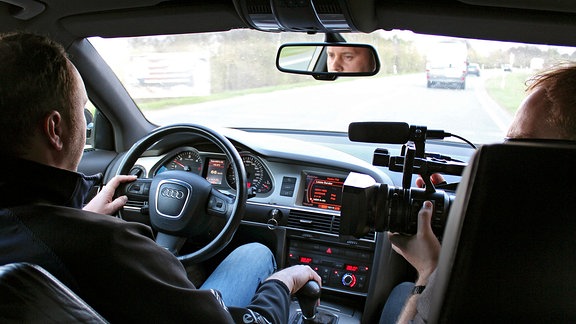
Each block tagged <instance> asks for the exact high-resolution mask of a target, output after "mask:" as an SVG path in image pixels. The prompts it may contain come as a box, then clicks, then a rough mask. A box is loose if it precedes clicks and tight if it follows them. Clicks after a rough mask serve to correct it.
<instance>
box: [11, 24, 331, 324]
mask: <svg viewBox="0 0 576 324" xmlns="http://www.w3.org/2000/svg"><path fill="white" fill-rule="evenodd" d="M0 61H1V62H2V64H1V65H0V111H1V114H2V119H1V120H0V132H1V133H0V146H1V147H2V149H3V153H2V155H3V156H2V159H1V160H0V165H1V168H0V251H2V252H1V253H0V264H7V263H12V262H30V263H34V264H38V265H40V266H42V267H43V268H45V269H46V270H48V271H49V272H51V273H52V274H53V275H54V276H56V277H57V278H58V279H60V280H61V281H62V282H64V283H65V284H66V285H68V286H69V287H70V288H71V289H72V290H73V291H74V292H76V293H77V294H78V295H79V296H80V297H82V298H83V299H84V300H85V301H86V302H87V303H88V304H90V305H91V306H92V307H94V309H96V310H97V311H98V312H99V313H100V314H101V315H102V316H103V317H104V318H106V319H107V320H109V321H111V322H192V323H207V322H212V323H229V322H233V321H234V317H233V314H234V316H241V317H244V320H247V319H249V317H252V318H253V322H261V323H268V322H272V323H285V322H287V321H288V310H289V302H290V294H292V293H294V292H296V291H297V290H298V289H300V288H301V287H302V286H303V285H304V284H305V283H306V282H307V281H309V280H315V281H317V282H318V283H319V284H320V283H321V280H320V277H319V276H318V275H317V274H316V272H314V271H313V270H312V269H311V268H310V267H308V266H295V267H290V268H287V269H284V270H281V271H278V272H276V273H273V274H271V275H270V276H269V277H267V278H266V276H268V275H269V274H270V272H268V273H267V274H266V275H265V276H262V277H261V278H256V279H263V280H262V283H261V284H260V285H259V286H258V287H257V291H256V292H255V294H254V297H253V298H252V300H251V302H250V303H249V305H248V306H247V307H245V308H232V307H227V306H226V305H225V304H224V303H223V302H222V299H221V295H220V294H219V293H218V292H217V291H215V290H211V289H207V290H204V289H196V288H195V287H194V285H193V284H192V282H191V281H190V280H189V279H188V277H187V274H186V270H185V269H184V267H183V266H182V264H181V263H180V262H179V260H178V259H177V258H176V257H175V256H173V255H172V254H171V253H170V252H168V251H166V250H165V249H163V248H161V247H159V246H158V245H156V243H155V242H154V237H153V233H152V230H151V229H150V228H149V227H148V226H145V225H143V224H139V223H130V222H125V221H123V220H121V219H118V218H115V217H110V216H106V215H103V214H112V213H115V212H116V211H117V210H118V209H119V208H121V207H122V206H123V205H124V204H125V203H126V197H119V198H117V199H113V194H114V191H115V190H116V188H117V187H118V185H119V184H120V183H122V182H128V181H133V180H134V177H131V176H118V177H115V178H113V179H112V180H111V181H110V182H109V183H108V184H107V185H106V186H105V187H104V188H103V190H102V191H101V192H100V193H99V194H98V195H97V196H96V197H95V198H94V199H92V201H90V203H88V204H87V205H86V206H85V208H84V210H82V209H81V207H82V206H83V204H84V199H85V197H86V194H87V193H88V191H89V190H90V189H91V188H92V187H93V185H94V184H95V183H96V182H99V181H100V176H90V177H89V176H85V175H83V174H80V173H77V172H76V170H77V167H78V164H79V162H80V158H81V156H82V153H83V148H84V143H85V134H86V123H85V119H84V105H85V104H86V102H87V95H86V90H85V89H84V84H83V82H82V79H81V77H80V74H79V73H78V71H77V70H76V68H75V67H74V65H73V64H72V63H71V62H70V61H69V60H68V58H67V57H66V54H65V51H64V49H63V48H62V47H61V46H60V45H58V44H56V43H54V42H53V41H51V40H49V39H47V38H46V37H42V36H37V35H32V34H27V33H12V34H5V35H0ZM252 248H255V249H254V251H257V253H256V252H255V253H254V255H253V257H254V258H258V257H259V256H264V257H265V258H268V259H270V260H264V261H265V262H269V263H270V264H271V269H273V266H274V260H273V259H274V258H273V256H272V254H271V252H270V251H269V250H268V249H267V248H265V247H264V246H263V245H259V244H257V245H256V247H254V246H252ZM233 253H234V252H233ZM245 263H247V264H245V265H238V268H237V269H238V270H237V271H239V272H243V273H242V275H246V273H248V271H243V269H250V266H251V264H249V261H248V262H245ZM258 275H261V273H260V274H257V273H254V276H258ZM233 284H234V283H230V285H231V286H232V285H233ZM231 310H234V311H231Z"/></svg>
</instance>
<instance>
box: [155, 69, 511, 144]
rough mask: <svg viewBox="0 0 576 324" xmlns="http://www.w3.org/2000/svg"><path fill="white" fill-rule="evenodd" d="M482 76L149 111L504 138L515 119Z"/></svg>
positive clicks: (342, 85)
mask: <svg viewBox="0 0 576 324" xmlns="http://www.w3.org/2000/svg"><path fill="white" fill-rule="evenodd" d="M481 81H482V79H481V78H479V77H476V76H469V77H468V78H467V83H466V89H464V90H459V89H450V88H431V89H429V88H427V87H426V79H425V75H424V74H413V75H402V76H392V77H382V78H359V79H348V80H338V81H336V82H318V85H317V86H309V87H304V88H295V89H290V90H282V91H275V92H271V93H263V94H251V95H245V96H241V97H235V98H230V99H224V100H218V101H212V102H206V103H202V104H196V105H190V106H178V107H174V108H169V109H167V110H162V111H152V112H150V113H147V117H148V118H149V119H150V120H151V121H152V122H155V123H158V124H161V125H164V124H168V123H182V122H191V123H200V124H205V125H208V126H234V127H256V128H260V127H265V128H296V129H312V130H333V131H346V130H347V129H348V124H349V123H350V122H352V121H402V122H406V123H408V124H411V125H423V126H427V127H428V128H429V129H442V130H445V131H446V132H450V133H453V134H457V135H460V136H463V137H465V138H467V139H469V140H471V141H473V142H476V143H489V142H500V141H501V140H502V138H503V136H504V134H505V131H506V129H507V128H508V124H509V123H510V121H511V116H510V114H508V113H506V112H504V111H503V110H502V109H501V108H500V107H499V106H498V105H497V104H495V103H494V102H493V101H492V100H491V99H490V97H489V96H488V95H487V94H486V91H485V89H484V87H483V82H481Z"/></svg>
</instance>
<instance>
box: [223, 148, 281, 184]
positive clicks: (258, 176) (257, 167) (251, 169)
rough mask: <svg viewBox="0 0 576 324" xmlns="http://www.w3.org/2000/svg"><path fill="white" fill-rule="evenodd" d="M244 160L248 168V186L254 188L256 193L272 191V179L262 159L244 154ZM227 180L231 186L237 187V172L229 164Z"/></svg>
mask: <svg viewBox="0 0 576 324" xmlns="http://www.w3.org/2000/svg"><path fill="white" fill-rule="evenodd" d="M242 162H243V163H244V169H245V170H246V177H247V181H248V188H254V189H255V191H256V193H267V192H270V190H272V179H271V178H270V175H269V174H268V172H267V171H266V168H265V167H264V165H263V164H262V162H261V161H260V159H258V158H257V157H255V156H253V155H242ZM226 181H227V182H228V185H230V187H232V188H234V187H236V178H235V173H234V169H233V168H232V167H231V166H228V170H227V171H226Z"/></svg>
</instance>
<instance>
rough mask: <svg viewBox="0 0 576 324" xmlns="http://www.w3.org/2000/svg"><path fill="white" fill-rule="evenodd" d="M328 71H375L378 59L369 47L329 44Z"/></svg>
mask: <svg viewBox="0 0 576 324" xmlns="http://www.w3.org/2000/svg"><path fill="white" fill-rule="evenodd" d="M327 53H328V72H374V69H376V61H375V59H374V55H372V52H371V51H370V49H369V48H367V47H351V46H328V47H327Z"/></svg>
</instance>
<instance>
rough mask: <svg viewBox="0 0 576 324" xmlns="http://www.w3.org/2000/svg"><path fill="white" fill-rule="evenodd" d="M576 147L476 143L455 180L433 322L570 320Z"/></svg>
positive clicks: (574, 288) (575, 302)
mask: <svg viewBox="0 0 576 324" xmlns="http://www.w3.org/2000/svg"><path fill="white" fill-rule="evenodd" d="M575 166H576V146H574V145H566V144H557V143H555V144H551V143H546V144H544V143H541V142H540V143H515V144H511V143H506V144H497V145H489V146H484V147H482V148H481V149H480V150H479V151H478V152H477V153H476V155H475V156H474V158H473V161H472V162H471V163H470V165H469V166H468V167H467V169H466V171H465V173H464V175H463V178H462V182H461V183H460V185H459V187H458V190H457V194H456V199H455V202H454V205H453V206H452V208H451V211H450V215H449V218H448V224H447V225H446V230H445V233H444V239H443V242H442V252H441V255H440V260H439V264H438V269H437V278H436V282H435V286H434V290H433V292H432V301H431V305H430V307H431V312H430V320H432V322H433V323H476V322H477V323H480V322H482V323H494V322H512V323H534V322H555V323H557V322H572V323H573V322H576V189H575V185H576V171H575V169H574V167H575Z"/></svg>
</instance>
